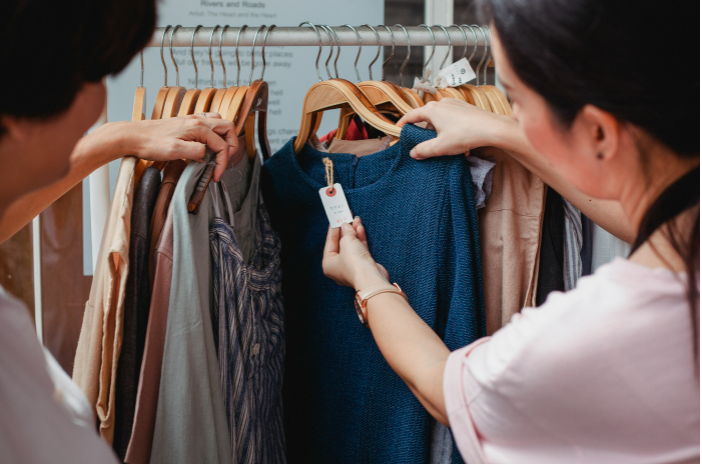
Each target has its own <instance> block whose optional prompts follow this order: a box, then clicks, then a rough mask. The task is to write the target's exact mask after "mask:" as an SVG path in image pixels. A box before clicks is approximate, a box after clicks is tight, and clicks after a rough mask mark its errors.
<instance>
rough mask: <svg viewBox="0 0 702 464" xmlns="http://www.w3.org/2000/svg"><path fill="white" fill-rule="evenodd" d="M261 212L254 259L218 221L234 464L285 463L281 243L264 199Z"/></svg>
mask: <svg viewBox="0 0 702 464" xmlns="http://www.w3.org/2000/svg"><path fill="white" fill-rule="evenodd" d="M257 216H258V217H257V219H256V234H255V254H254V257H253V259H252V262H251V264H246V262H245V261H244V259H243V255H242V252H241V249H240V248H239V244H238V242H237V240H236V238H235V236H234V232H233V231H232V228H231V227H230V225H229V224H228V223H227V222H226V221H224V220H223V219H221V218H220V217H217V218H215V219H214V220H213V222H212V224H211V226H210V250H211V252H212V261H213V267H214V304H215V308H216V311H217V312H218V313H219V314H218V318H219V340H218V345H219V346H218V357H219V366H220V373H221V382H222V392H223V396H224V403H225V409H226V415H227V420H228V422H229V429H230V432H231V442H232V450H233V453H232V456H233V461H234V463H235V464H269V463H270V464H274V463H275V464H281V463H282V464H284V463H285V462H286V457H285V434H284V431H283V404H282V399H281V388H282V383H283V356H284V351H285V340H284V331H283V299H282V294H281V292H280V281H281V268H280V257H279V254H280V241H279V240H278V236H277V235H276V233H275V232H274V231H273V229H272V228H271V226H270V221H269V219H268V214H267V212H266V210H265V207H264V206H263V204H262V203H261V204H260V205H259V207H258V213H257Z"/></svg>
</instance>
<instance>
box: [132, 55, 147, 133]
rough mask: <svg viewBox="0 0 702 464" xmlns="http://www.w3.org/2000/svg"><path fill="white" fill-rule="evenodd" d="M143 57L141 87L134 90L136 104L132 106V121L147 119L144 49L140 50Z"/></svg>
mask: <svg viewBox="0 0 702 464" xmlns="http://www.w3.org/2000/svg"><path fill="white" fill-rule="evenodd" d="M139 56H140V58H141V80H140V81H139V87H137V88H136V91H135V92H134V106H133V107H132V121H143V120H144V119H146V115H145V114H144V113H145V112H146V87H144V51H143V50H142V51H140V52H139Z"/></svg>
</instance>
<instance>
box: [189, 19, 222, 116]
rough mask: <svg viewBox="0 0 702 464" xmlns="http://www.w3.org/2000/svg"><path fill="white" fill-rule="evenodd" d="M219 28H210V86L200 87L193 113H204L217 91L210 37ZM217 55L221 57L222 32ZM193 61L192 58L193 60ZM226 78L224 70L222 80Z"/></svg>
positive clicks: (208, 50) (208, 108)
mask: <svg viewBox="0 0 702 464" xmlns="http://www.w3.org/2000/svg"><path fill="white" fill-rule="evenodd" d="M228 27H229V26H224V28H223V29H222V32H224V30H225V29H227V28H228ZM217 28H219V26H215V27H214V28H213V29H212V34H210V45H209V47H208V49H207V52H208V56H209V57H210V86H209V87H205V88H204V89H202V92H200V96H199V97H198V99H197V103H196V104H195V109H194V110H193V114H199V113H204V112H207V111H209V110H210V106H211V105H212V100H213V99H214V96H215V94H216V93H217V90H218V89H216V88H215V86H214V63H213V62H212V37H214V33H215V31H216V30H217ZM219 56H220V59H221V58H222V33H220V35H219ZM193 62H194V60H193ZM222 68H224V61H222ZM226 80H227V73H226V71H225V72H224V81H225V82H226Z"/></svg>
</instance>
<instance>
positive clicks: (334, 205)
mask: <svg viewBox="0 0 702 464" xmlns="http://www.w3.org/2000/svg"><path fill="white" fill-rule="evenodd" d="M322 161H324V167H325V169H326V175H325V177H326V179H327V186H326V187H322V188H321V189H319V197H320V198H321V199H322V205H323V206H324V212H325V213H327V219H329V224H331V226H332V228H335V229H336V228H337V227H341V224H343V223H345V222H346V223H349V224H350V223H351V222H353V215H352V214H351V208H349V204H348V202H347V201H346V195H344V189H343V188H342V187H341V185H340V184H335V183H334V163H333V162H332V160H331V159H329V158H324V159H323V160H322Z"/></svg>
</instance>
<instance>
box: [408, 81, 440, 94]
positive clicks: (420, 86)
mask: <svg viewBox="0 0 702 464" xmlns="http://www.w3.org/2000/svg"><path fill="white" fill-rule="evenodd" d="M412 88H413V89H415V90H421V91H422V92H426V93H430V94H432V95H434V94H436V92H437V90H436V87H433V86H431V85H429V84H428V83H427V82H422V81H420V80H419V78H418V77H415V78H414V86H413V87H412Z"/></svg>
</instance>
